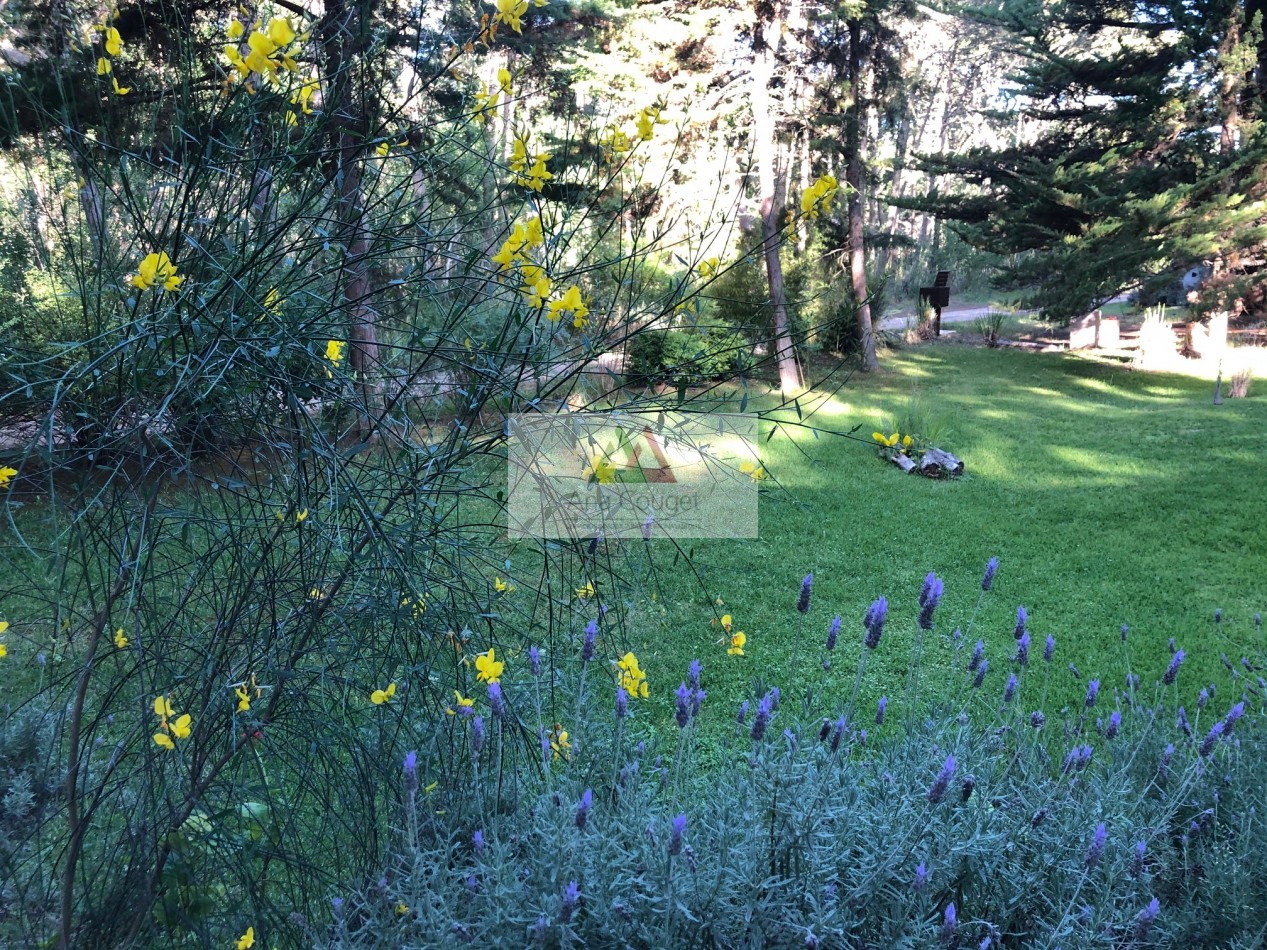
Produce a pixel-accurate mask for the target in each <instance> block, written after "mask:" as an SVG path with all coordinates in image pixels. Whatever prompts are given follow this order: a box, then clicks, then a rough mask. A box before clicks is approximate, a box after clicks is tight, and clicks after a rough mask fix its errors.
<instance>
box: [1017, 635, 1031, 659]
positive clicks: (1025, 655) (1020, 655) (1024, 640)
mask: <svg viewBox="0 0 1267 950" xmlns="http://www.w3.org/2000/svg"><path fill="white" fill-rule="evenodd" d="M1016 662H1017V663H1019V664H1020V665H1021V666H1029V633H1023V634H1021V638H1020V639H1019V640H1017V641H1016Z"/></svg>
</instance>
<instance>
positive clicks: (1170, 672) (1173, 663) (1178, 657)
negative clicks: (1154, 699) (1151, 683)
mask: <svg viewBox="0 0 1267 950" xmlns="http://www.w3.org/2000/svg"><path fill="white" fill-rule="evenodd" d="M1183 657H1184V653H1183V651H1182V650H1176V651H1175V655H1174V656H1172V657H1171V658H1170V665H1169V666H1168V667H1166V672H1165V673H1164V674H1163V675H1162V678H1161V681H1162V682H1163V683H1165V684H1166V685H1167V686H1171V685H1173V684H1174V682H1175V677H1176V676H1178V675H1179V667H1180V666H1182V665H1183Z"/></svg>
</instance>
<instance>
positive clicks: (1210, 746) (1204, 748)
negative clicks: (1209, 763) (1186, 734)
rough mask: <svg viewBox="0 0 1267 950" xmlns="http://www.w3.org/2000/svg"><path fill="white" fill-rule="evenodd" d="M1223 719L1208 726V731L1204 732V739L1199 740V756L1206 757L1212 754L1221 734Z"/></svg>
mask: <svg viewBox="0 0 1267 950" xmlns="http://www.w3.org/2000/svg"><path fill="white" fill-rule="evenodd" d="M1223 728H1224V726H1223V720H1221V719H1220V720H1219V721H1218V722H1216V723H1215V724H1214V725H1212V726H1211V727H1210V731H1209V732H1208V733H1206V736H1205V738H1204V739H1202V740H1201V749H1200V752H1201V758H1203V759H1208V758H1209V757H1210V756H1211V755H1213V754H1214V746H1215V744H1216V743H1217V742H1218V741H1219V738H1220V737H1221V736H1222V735H1223Z"/></svg>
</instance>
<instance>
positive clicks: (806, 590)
mask: <svg viewBox="0 0 1267 950" xmlns="http://www.w3.org/2000/svg"><path fill="white" fill-rule="evenodd" d="M813 586H814V575H813V574H806V575H805V577H804V578H803V579H802V580H801V596H800V597H798V598H797V600H796V611H797V613H802V614H807V613H809V596H810V591H811V590H812V588H813Z"/></svg>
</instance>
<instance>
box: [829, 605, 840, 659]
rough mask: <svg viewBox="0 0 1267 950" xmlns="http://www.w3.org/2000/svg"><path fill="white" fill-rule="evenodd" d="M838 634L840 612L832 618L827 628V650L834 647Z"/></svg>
mask: <svg viewBox="0 0 1267 950" xmlns="http://www.w3.org/2000/svg"><path fill="white" fill-rule="evenodd" d="M839 635H840V614H836V618H835V619H834V620H832V622H831V626H830V627H828V628H827V652H829V653H830V652H831V651H832V650H834V649H836V637H837V636H839Z"/></svg>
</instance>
